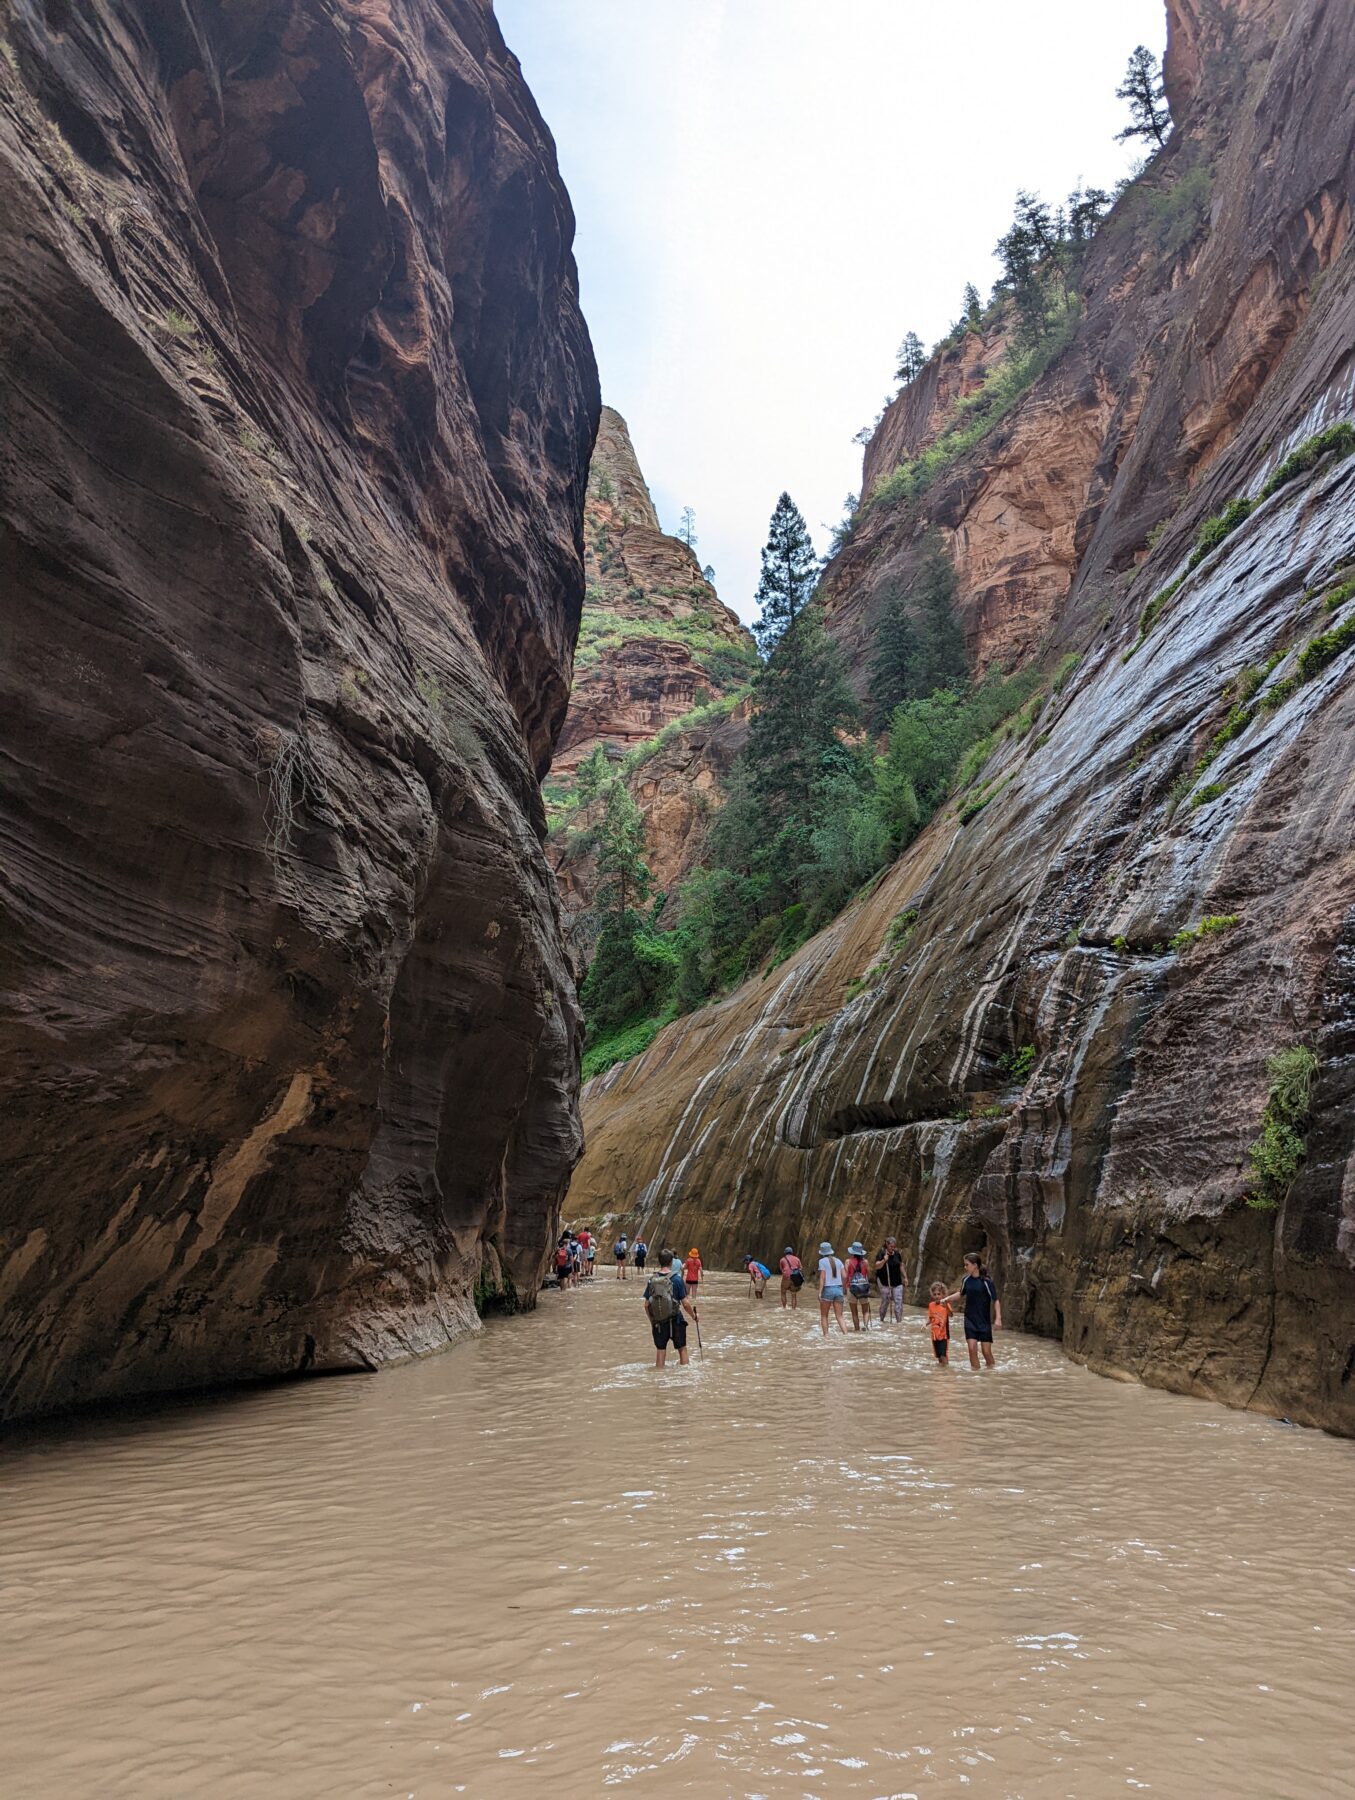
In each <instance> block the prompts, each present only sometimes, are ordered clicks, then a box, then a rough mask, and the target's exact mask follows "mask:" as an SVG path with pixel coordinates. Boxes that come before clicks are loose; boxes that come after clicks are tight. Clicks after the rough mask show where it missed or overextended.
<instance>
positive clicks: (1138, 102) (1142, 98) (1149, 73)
mask: <svg viewBox="0 0 1355 1800" xmlns="http://www.w3.org/2000/svg"><path fill="white" fill-rule="evenodd" d="M1115 98H1116V99H1117V100H1124V101H1126V102H1127V103H1128V106H1129V123H1128V124H1127V125H1126V126H1125V128H1124V130H1123V131H1117V132H1116V134H1115V141H1116V143H1117V144H1123V143H1125V142H1126V141H1127V140H1129V139H1130V138H1146V139H1148V140H1149V142H1151V143H1154V144H1156V145H1157V147H1158V149H1161V148H1162V146H1163V144H1165V143H1166V141H1167V133H1168V132H1169V131H1170V130H1171V128H1172V116H1171V113H1170V111H1169V110H1168V108H1167V106H1166V104H1165V102H1166V98H1167V90H1166V88H1165V87H1164V85H1163V81H1162V70H1161V69H1160V68H1159V67H1158V61H1157V58H1156V57H1155V56H1154V55H1153V53H1152V51H1151V50H1149V49H1148V48H1147V47H1146V46H1145V45H1143V44H1138V45H1136V46H1135V48H1134V51H1133V53H1132V54H1131V56H1130V58H1129V64H1128V67H1127V68H1126V69H1125V73H1124V80H1123V81H1122V82H1121V84H1120V85H1119V87H1117V88H1116V90H1115Z"/></svg>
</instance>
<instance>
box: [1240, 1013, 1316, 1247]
mask: <svg viewBox="0 0 1355 1800" xmlns="http://www.w3.org/2000/svg"><path fill="white" fill-rule="evenodd" d="M1320 1067H1321V1063H1320V1062H1319V1060H1318V1058H1317V1056H1316V1055H1315V1054H1314V1053H1313V1051H1311V1050H1310V1049H1309V1048H1308V1046H1307V1045H1306V1044H1293V1045H1291V1046H1290V1048H1289V1049H1287V1050H1279V1051H1277V1052H1276V1053H1275V1055H1274V1056H1272V1057H1269V1058H1267V1061H1266V1074H1267V1075H1268V1076H1269V1077H1270V1091H1269V1094H1268V1095H1267V1098H1266V1108H1265V1111H1264V1112H1263V1113H1262V1115H1261V1131H1260V1135H1259V1136H1258V1137H1257V1138H1256V1139H1255V1140H1254V1141H1253V1142H1252V1143H1250V1144H1249V1145H1248V1146H1247V1158H1248V1161H1249V1162H1250V1164H1251V1169H1252V1174H1253V1176H1254V1177H1255V1180H1256V1191H1255V1192H1254V1193H1253V1194H1251V1195H1249V1196H1248V1199H1247V1204H1248V1206H1251V1207H1254V1208H1256V1209H1257V1210H1258V1211H1266V1212H1269V1211H1272V1210H1273V1209H1274V1208H1275V1207H1276V1206H1278V1205H1279V1204H1280V1202H1281V1201H1282V1200H1284V1198H1285V1197H1286V1195H1287V1194H1288V1192H1289V1189H1290V1188H1291V1187H1292V1185H1293V1182H1294V1177H1295V1176H1296V1175H1297V1174H1298V1172H1299V1165H1300V1163H1302V1161H1303V1159H1304V1157H1305V1156H1306V1155H1307V1152H1308V1145H1307V1140H1306V1137H1305V1132H1306V1129H1307V1125H1308V1117H1309V1113H1310V1111H1311V1108H1312V1094H1313V1080H1314V1077H1315V1076H1316V1075H1317V1072H1318V1070H1319V1069H1320Z"/></svg>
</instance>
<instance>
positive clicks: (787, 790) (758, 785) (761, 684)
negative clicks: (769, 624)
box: [746, 606, 859, 827]
mask: <svg viewBox="0 0 1355 1800" xmlns="http://www.w3.org/2000/svg"><path fill="white" fill-rule="evenodd" d="M753 708H754V710H753V718H752V723H751V724H750V726H749V731H748V748H747V751H746V755H747V757H748V763H749V768H750V772H751V777H752V787H753V792H754V793H755V795H756V796H757V797H758V798H759V799H761V800H762V801H763V802H764V803H765V804H766V806H767V808H768V815H769V819H770V820H771V821H773V822H775V823H781V824H790V825H794V826H797V827H798V826H807V825H808V824H809V823H810V821H811V819H812V815H813V810H814V809H813V797H814V790H815V788H816V786H817V785H818V784H819V783H820V782H821V781H822V780H823V779H824V778H825V776H826V775H827V774H828V773H829V772H830V771H831V770H832V768H833V766H834V763H835V761H839V760H841V755H842V745H841V737H840V734H841V733H842V732H843V731H845V730H848V729H850V728H851V727H852V726H854V725H855V724H856V723H857V722H858V718H859V713H858V708H857V704H856V696H855V695H854V694H853V693H852V690H851V686H850V684H849V682H848V680H847V671H846V668H845V666H844V664H843V661H842V657H841V654H840V652H839V651H838V648H837V645H836V644H835V643H834V642H833V641H832V639H831V638H830V637H829V636H828V633H827V631H825V629H824V624H823V615H822V612H821V611H820V609H819V608H818V607H817V606H806V607H803V608H802V609H801V610H800V611H799V612H798V613H797V614H796V616H795V618H794V620H793V621H792V622H791V624H790V625H788V626H787V628H786V630H785V631H784V632H783V633H782V635H781V638H780V640H779V641H778V643H777V645H776V648H775V650H774V651H773V652H772V655H771V656H770V658H769V659H768V661H767V664H766V666H765V667H764V668H763V670H762V673H761V674H760V675H759V676H758V678H757V683H756V686H755V688H754V698H753Z"/></svg>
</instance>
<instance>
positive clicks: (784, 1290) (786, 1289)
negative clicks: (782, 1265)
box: [781, 1276, 790, 1306]
mask: <svg viewBox="0 0 1355 1800" xmlns="http://www.w3.org/2000/svg"><path fill="white" fill-rule="evenodd" d="M789 1292H790V1283H789V1282H788V1281H787V1280H786V1278H785V1277H784V1276H782V1278H781V1304H782V1306H785V1305H787V1304H788V1302H787V1300H786V1295H787V1294H788V1293H789Z"/></svg>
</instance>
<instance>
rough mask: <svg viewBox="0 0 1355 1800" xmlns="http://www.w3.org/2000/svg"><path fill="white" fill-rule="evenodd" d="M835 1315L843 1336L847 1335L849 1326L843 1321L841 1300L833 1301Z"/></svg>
mask: <svg viewBox="0 0 1355 1800" xmlns="http://www.w3.org/2000/svg"><path fill="white" fill-rule="evenodd" d="M833 1317H834V1318H835V1319H836V1320H837V1328H838V1330H839V1331H840V1332H841V1333H842V1335H843V1337H846V1335H847V1327H846V1326H845V1325H844V1324H843V1323H842V1302H841V1301H840V1300H834V1302H833Z"/></svg>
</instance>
